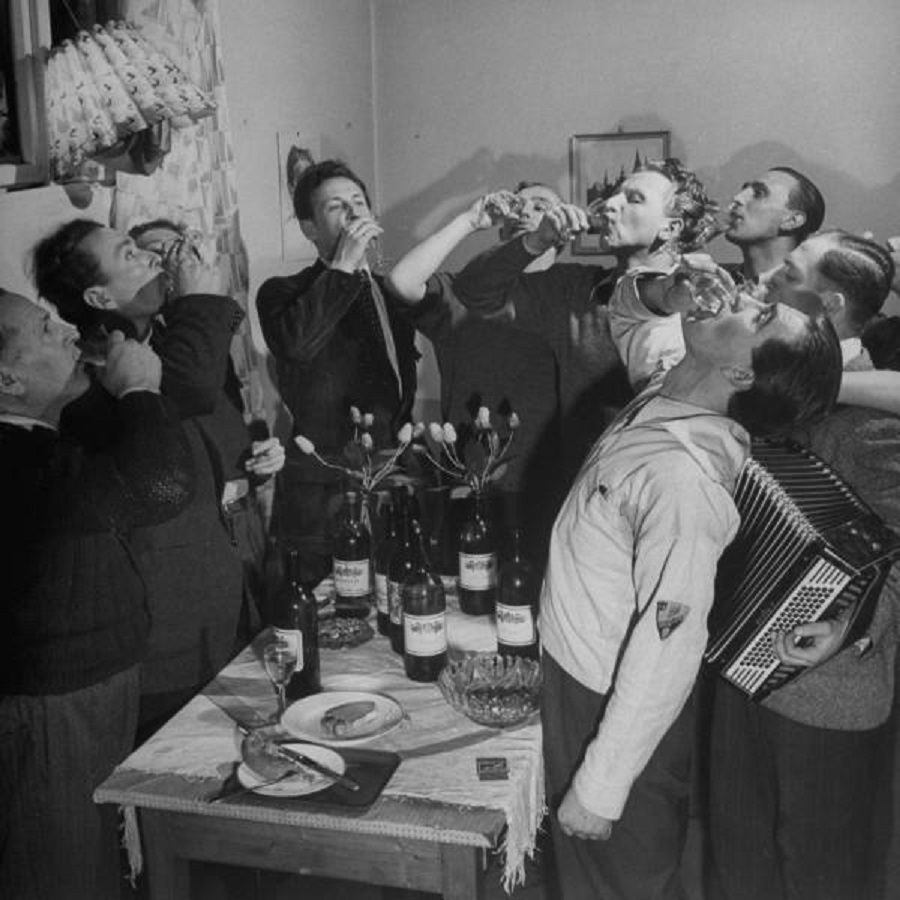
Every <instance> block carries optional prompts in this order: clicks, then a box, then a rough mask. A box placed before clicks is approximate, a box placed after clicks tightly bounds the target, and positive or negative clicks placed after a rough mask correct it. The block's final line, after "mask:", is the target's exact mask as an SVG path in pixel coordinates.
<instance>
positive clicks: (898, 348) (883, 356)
mask: <svg viewBox="0 0 900 900" xmlns="http://www.w3.org/2000/svg"><path fill="white" fill-rule="evenodd" d="M862 342H863V347H865V348H866V350H868V352H869V356H870V357H871V359H872V364H873V365H874V366H875V368H876V369H893V370H894V371H895V372H897V371H900V316H887V317H884V318H882V317H881V316H878V317H876V318H875V319H873V320H872V321H870V322H869V323H868V324H867V325H866V327H865V330H864V331H863V333H862Z"/></svg>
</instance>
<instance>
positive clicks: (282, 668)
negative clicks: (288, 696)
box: [263, 641, 297, 720]
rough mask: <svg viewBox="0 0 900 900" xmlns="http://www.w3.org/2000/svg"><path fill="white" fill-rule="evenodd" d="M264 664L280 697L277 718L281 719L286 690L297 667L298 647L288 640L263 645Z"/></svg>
mask: <svg viewBox="0 0 900 900" xmlns="http://www.w3.org/2000/svg"><path fill="white" fill-rule="evenodd" d="M263 665H264V666H265V669H266V675H268V676H269V680H270V681H271V682H272V685H273V686H274V688H275V693H276V695H277V697H278V711H277V712H276V720H280V719H281V716H282V715H283V714H284V710H285V707H286V703H285V696H284V691H285V688H286V687H287V683H288V682H289V681H290V680H291V676H292V675H293V674H294V671H295V670H296V668H297V648H296V647H295V646H293V645H292V644H290V643H288V642H287V641H275V642H274V643H271V644H266V646H265V647H263Z"/></svg>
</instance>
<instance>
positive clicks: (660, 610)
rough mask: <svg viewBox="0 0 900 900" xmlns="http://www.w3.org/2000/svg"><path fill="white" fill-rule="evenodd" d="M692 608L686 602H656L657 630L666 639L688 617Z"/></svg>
mask: <svg viewBox="0 0 900 900" xmlns="http://www.w3.org/2000/svg"><path fill="white" fill-rule="evenodd" d="M690 611H691V608H690V607H689V606H688V605H687V604H685V603H675V602H674V601H671V600H660V601H659V602H658V603H657V604H656V630H657V631H658V632H659V637H660V639H661V640H663V641H664V640H665V639H666V638H667V637H668V636H669V635H670V634H671V633H672V632H673V631H674V630H675V629H676V628H677V627H678V626H679V625H680V624H681V623H682V622H683V621H684V620H685V619H686V618H687V617H688V613H689V612H690Z"/></svg>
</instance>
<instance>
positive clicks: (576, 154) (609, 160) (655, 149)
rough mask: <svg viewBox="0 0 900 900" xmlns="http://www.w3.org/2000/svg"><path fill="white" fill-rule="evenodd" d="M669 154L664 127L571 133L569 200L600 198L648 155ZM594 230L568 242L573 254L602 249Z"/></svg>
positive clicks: (580, 201)
mask: <svg viewBox="0 0 900 900" xmlns="http://www.w3.org/2000/svg"><path fill="white" fill-rule="evenodd" d="M668 155H669V132H668V131H630V132H629V131H617V132H614V133H612V134H575V135H573V136H572V137H571V138H569V185H570V190H571V201H572V203H575V204H577V205H578V206H582V207H584V208H587V207H589V206H590V205H591V203H594V202H597V201H600V200H603V199H604V198H605V197H606V196H608V195H609V193H610V192H611V191H612V188H613V187H615V185H616V184H617V183H618V182H619V181H620V179H622V178H624V177H625V176H626V175H629V174H631V172H633V171H634V170H635V168H637V167H638V166H640V165H641V164H642V163H644V162H645V161H646V160H648V159H663V158H664V157H666V156H668ZM602 252H603V251H602V250H601V249H600V238H599V236H598V235H596V234H591V233H590V232H588V233H587V234H579V235H578V236H577V237H576V238H575V241H574V242H573V244H572V253H574V254H575V255H576V256H589V255H592V254H597V253H602Z"/></svg>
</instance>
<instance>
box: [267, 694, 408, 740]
mask: <svg viewBox="0 0 900 900" xmlns="http://www.w3.org/2000/svg"><path fill="white" fill-rule="evenodd" d="M360 701H369V702H371V703H374V704H375V709H374V710H373V712H374V715H373V716H372V717H371V718H370V719H368V720H367V721H366V722H365V724H364V725H363V726H362V729H361V730H360V731H354V732H352V733H351V734H350V735H348V736H347V737H335V736H334V735H332V734H329V733H328V732H327V731H325V729H324V728H323V727H322V718H323V716H324V715H325V714H326V713H327V712H328V710H330V709H332V708H333V707H335V706H342V705H343V704H345V703H357V702H360ZM402 720H403V710H402V709H401V708H400V704H399V703H398V702H397V701H396V700H395V699H394V698H393V697H389V696H388V695H387V694H375V693H370V692H369V691H323V692H322V693H321V694H313V695H312V696H311V697H304V698H303V699H302V700H298V701H297V702H296V703H292V704H291V705H290V706H289V707H288V708H287V710H286V711H285V713H284V715H283V716H282V717H281V724H282V725H283V726H284V728H285V729H286V730H287V731H289V732H290V733H291V734H292V735H293V736H294V737H298V738H301V739H302V740H305V741H315V742H316V743H319V744H328V745H330V746H332V747H350V746H352V745H354V744H362V743H365V742H366V741H371V740H374V739H375V738H377V737H381V736H382V735H383V734H387V733H388V732H389V731H392V730H393V729H394V728H396V727H397V726H398V725H399V724H400V722H401V721H402Z"/></svg>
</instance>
